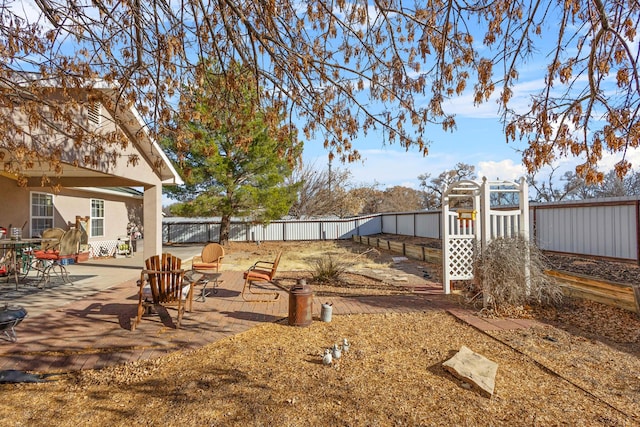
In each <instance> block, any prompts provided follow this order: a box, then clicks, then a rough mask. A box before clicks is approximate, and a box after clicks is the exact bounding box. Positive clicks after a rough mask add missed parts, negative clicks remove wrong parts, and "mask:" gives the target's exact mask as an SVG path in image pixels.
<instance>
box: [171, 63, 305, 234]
mask: <svg viewBox="0 0 640 427" xmlns="http://www.w3.org/2000/svg"><path fill="white" fill-rule="evenodd" d="M209 67H210V68H209V69H208V72H207V73H206V74H205V75H204V78H203V79H202V80H201V81H200V82H199V84H198V85H195V86H191V87H190V90H189V92H185V94H184V95H183V96H182V98H181V102H180V115H179V116H178V120H177V124H176V126H175V128H174V129H173V132H172V133H171V137H169V138H165V139H164V140H163V146H164V147H165V149H166V150H167V151H168V152H169V153H170V155H171V157H172V158H173V160H174V161H175V163H176V167H177V169H178V170H180V171H181V173H182V175H183V177H184V181H185V185H184V186H182V187H174V188H169V189H167V190H166V191H167V192H168V193H169V194H171V196H172V197H174V198H176V199H178V200H180V201H181V202H182V203H179V204H177V205H175V206H173V207H172V213H174V214H177V215H181V216H218V215H219V216H221V224H220V243H221V244H226V243H227V242H228V240H229V230H230V224H231V217H232V216H238V217H246V218H250V219H251V220H253V221H255V222H258V223H268V222H269V221H271V220H273V219H277V218H280V217H281V216H282V215H284V214H286V213H287V211H288V210H289V208H290V206H291V204H292V203H293V201H294V198H295V192H296V188H297V185H295V184H290V185H286V184H285V179H286V178H287V177H288V176H290V175H291V173H292V170H293V168H294V167H295V165H296V162H297V159H298V158H299V156H300V153H301V150H302V144H301V143H300V142H299V141H298V140H297V138H296V136H297V133H296V131H295V129H293V128H291V127H290V126H288V125H286V123H284V124H283V123H282V122H283V121H285V118H286V116H285V115H283V114H282V112H280V111H278V110H277V108H275V107H274V108H262V107H260V106H259V105H258V103H257V102H255V101H256V99H255V92H254V91H252V90H251V89H250V88H249V87H248V85H249V81H248V80H247V74H246V69H245V68H243V67H241V66H240V65H237V66H236V67H234V68H233V69H232V70H227V71H226V72H224V73H222V72H221V71H220V70H219V69H218V68H217V67H215V66H209ZM185 147H188V149H185Z"/></svg>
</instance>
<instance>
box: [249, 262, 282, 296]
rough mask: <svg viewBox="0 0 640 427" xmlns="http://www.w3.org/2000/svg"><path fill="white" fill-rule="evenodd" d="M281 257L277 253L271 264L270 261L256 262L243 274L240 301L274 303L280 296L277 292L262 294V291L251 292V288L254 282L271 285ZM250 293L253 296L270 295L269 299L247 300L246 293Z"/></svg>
mask: <svg viewBox="0 0 640 427" xmlns="http://www.w3.org/2000/svg"><path fill="white" fill-rule="evenodd" d="M281 256H282V251H280V252H278V254H277V255H276V258H275V260H274V261H273V262H271V261H257V262H256V263H255V264H253V265H252V266H251V267H249V269H248V270H247V271H245V273H244V287H243V288H242V299H243V300H245V301H248V302H273V301H276V300H277V299H278V298H279V297H280V294H279V293H278V292H264V291H253V290H251V286H252V285H253V283H255V282H263V283H264V282H266V283H272V284H273V278H274V277H275V275H276V272H277V270H278V263H279V262H280V257H281ZM247 292H248V293H250V294H253V295H270V296H271V298H269V299H249V298H247V295H246V293H247Z"/></svg>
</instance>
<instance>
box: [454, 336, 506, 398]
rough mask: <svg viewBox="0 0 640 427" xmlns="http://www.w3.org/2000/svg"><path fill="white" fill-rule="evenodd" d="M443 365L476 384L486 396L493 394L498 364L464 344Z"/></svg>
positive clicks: (462, 378) (457, 376)
mask: <svg viewBox="0 0 640 427" xmlns="http://www.w3.org/2000/svg"><path fill="white" fill-rule="evenodd" d="M442 367H443V368H444V369H445V370H446V371H447V372H450V373H451V374H453V375H454V376H455V377H456V378H459V379H460V380H462V381H465V382H468V383H472V384H474V385H475V386H476V387H477V388H478V389H479V390H480V392H481V394H483V395H485V396H486V397H491V396H493V389H494V387H495V384H496V372H497V371H498V364H497V363H495V362H493V361H491V360H489V359H487V358H486V357H484V356H482V355H481V354H478V353H475V352H474V351H472V350H471V349H469V348H468V347H465V346H462V347H461V348H460V351H458V353H456V355H455V356H453V357H452V358H451V359H449V360H447V361H445V362H444V363H443V364H442Z"/></svg>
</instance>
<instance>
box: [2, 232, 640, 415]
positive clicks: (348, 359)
mask: <svg viewBox="0 0 640 427" xmlns="http://www.w3.org/2000/svg"><path fill="white" fill-rule="evenodd" d="M279 248H280V246H279V245H275V244H269V243H268V242H267V243H263V244H261V245H260V246H257V245H253V244H251V245H247V244H242V245H240V244H232V245H230V247H229V248H228V251H227V252H228V255H227V257H226V258H225V268H226V269H229V270H234V269H238V270H242V269H244V268H246V266H247V265H250V264H251V263H252V262H253V260H256V259H266V260H269V259H272V258H273V256H274V255H275V253H276V252H277V250H278V249H279ZM284 249H285V250H286V252H285V254H286V256H283V261H282V265H281V268H280V269H279V271H281V272H282V273H281V277H282V278H283V280H284V279H285V278H286V279H287V280H294V279H295V278H296V277H309V270H310V265H313V262H314V260H315V259H317V258H318V257H322V256H327V254H332V256H336V257H338V258H339V259H340V260H343V261H345V262H346V263H347V264H348V265H349V271H350V272H351V273H350V274H349V275H346V277H347V278H346V279H345V281H344V282H343V283H339V284H336V285H335V286H331V287H330V289H326V291H327V292H339V293H340V294H342V295H348V294H349V292H352V290H350V287H349V282H350V281H354V282H356V281H357V282H358V283H357V286H354V289H355V290H353V292H358V293H360V294H362V293H372V294H375V293H377V292H409V291H410V290H411V286H405V285H401V286H399V285H398V284H393V283H391V284H390V283H386V282H385V281H380V280H375V279H374V278H372V277H370V276H369V275H362V274H358V272H362V271H367V272H371V271H373V272H380V271H383V270H384V269H385V267H386V268H388V267H389V266H390V265H391V263H393V257H394V256H397V255H395V254H388V253H384V252H383V251H369V252H367V253H364V252H365V251H366V250H367V248H365V247H363V246H359V245H354V244H352V243H351V242H342V243H340V244H333V243H326V244H322V245H311V244H308V243H307V244H299V243H292V244H287V243H285V244H284ZM411 264H412V267H413V270H412V272H413V273H415V274H414V276H415V277H419V278H420V280H422V281H424V280H428V279H425V278H424V277H426V276H424V272H432V273H433V272H435V271H436V270H437V266H429V265H420V264H419V263H413V262H412V263H411ZM421 272H422V273H423V276H422V277H421V276H417V274H419V273H421ZM372 276H373V275H372ZM431 277H433V275H432V276H431ZM415 280H418V279H415ZM403 283H404V282H403ZM409 285H412V284H411V283H410V284H409ZM522 314H523V315H524V316H528V317H532V318H536V319H538V320H540V321H541V322H543V323H544V324H545V325H544V326H542V327H539V328H532V329H527V330H520V331H509V332H501V333H492V334H490V335H489V334H485V333H482V332H479V331H478V330H476V329H474V328H472V327H470V326H468V325H466V324H464V323H461V322H460V321H458V320H456V319H455V318H454V317H453V316H451V315H449V314H447V313H445V312H442V311H432V310H425V311H424V312H422V313H404V314H383V315H350V316H345V315H342V316H340V315H336V316H334V317H333V321H332V322H331V323H322V322H313V324H312V325H311V326H309V327H306V328H297V327H291V326H287V325H286V324H285V323H272V324H265V325H263V326H260V327H257V328H254V329H252V330H249V331H247V332H245V333H243V334H240V335H237V336H234V337H230V338H227V339H224V340H222V341H219V342H216V343H213V344H211V345H208V346H206V347H203V348H200V349H198V350H195V351H189V352H177V353H174V354H172V355H170V356H167V357H163V358H161V359H156V360H149V361H146V362H142V363H133V364H128V365H122V366H115V367H110V368H105V369H103V370H100V371H82V372H72V373H68V374H65V375H61V376H59V377H52V378H50V379H51V380H54V379H55V381H51V382H48V383H40V384H17V385H16V384H0V391H1V392H2V395H3V396H4V399H2V402H1V403H0V419H2V420H3V421H2V424H3V425H15V426H22V425H29V426H45V425H46V426H58V425H60V426H68V425H127V426H128V425H136V424H142V425H151V426H153V425H179V424H186V425H210V426H218V425H219V426H235V425H245V426H248V425H250V426H310V425H312V426H315V425H337V426H426V425H428V426H431V425H446V426H450V425H469V426H475V425H482V426H484V425H505V426H514V425H527V426H529V425H536V426H539V425H541V426H546V425H554V426H555V425H589V426H591V425H605V426H609V425H610V426H630V425H638V424H640V373H639V370H638V367H639V366H640V363H639V362H638V356H640V321H639V319H638V316H636V315H635V314H633V313H630V312H625V311H622V310H616V309H612V308H609V307H606V306H602V305H600V304H595V303H588V302H583V301H575V300H573V301H567V303H566V304H565V305H564V306H562V307H559V308H555V309H544V310H542V309H533V308H532V309H527V310H524V311H523V313H522ZM343 338H348V340H349V341H350V342H351V347H350V350H349V352H348V353H345V354H343V356H342V357H341V359H339V361H337V362H336V363H334V364H332V365H331V366H324V365H323V364H322V363H321V355H322V353H323V351H324V349H325V348H328V347H330V346H332V345H333V344H334V343H339V342H341V341H342V339H343ZM463 345H464V346H467V347H469V348H471V349H472V350H474V351H476V352H478V353H480V354H482V355H484V356H485V357H487V358H489V359H491V360H493V361H494V362H497V363H498V365H499V367H498V374H497V378H496V389H495V393H494V395H493V397H492V398H487V397H483V396H482V395H481V394H480V393H478V392H477V391H476V390H474V389H473V388H472V387H469V385H468V384H465V383H463V382H461V381H460V380H457V379H456V378H454V377H453V376H452V375H451V374H449V373H447V372H446V371H445V370H444V369H443V368H442V363H443V362H444V361H446V360H447V359H449V358H450V357H452V356H453V355H454V354H455V353H456V352H457V351H458V350H459V349H460V347H461V346H463Z"/></svg>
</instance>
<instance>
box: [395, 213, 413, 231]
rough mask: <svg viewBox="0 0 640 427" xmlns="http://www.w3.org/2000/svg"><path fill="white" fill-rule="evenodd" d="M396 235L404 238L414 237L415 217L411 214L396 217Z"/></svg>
mask: <svg viewBox="0 0 640 427" xmlns="http://www.w3.org/2000/svg"><path fill="white" fill-rule="evenodd" d="M396 234H402V235H404V236H415V235H416V215H415V214H413V213H411V214H408V213H407V214H399V215H396Z"/></svg>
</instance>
